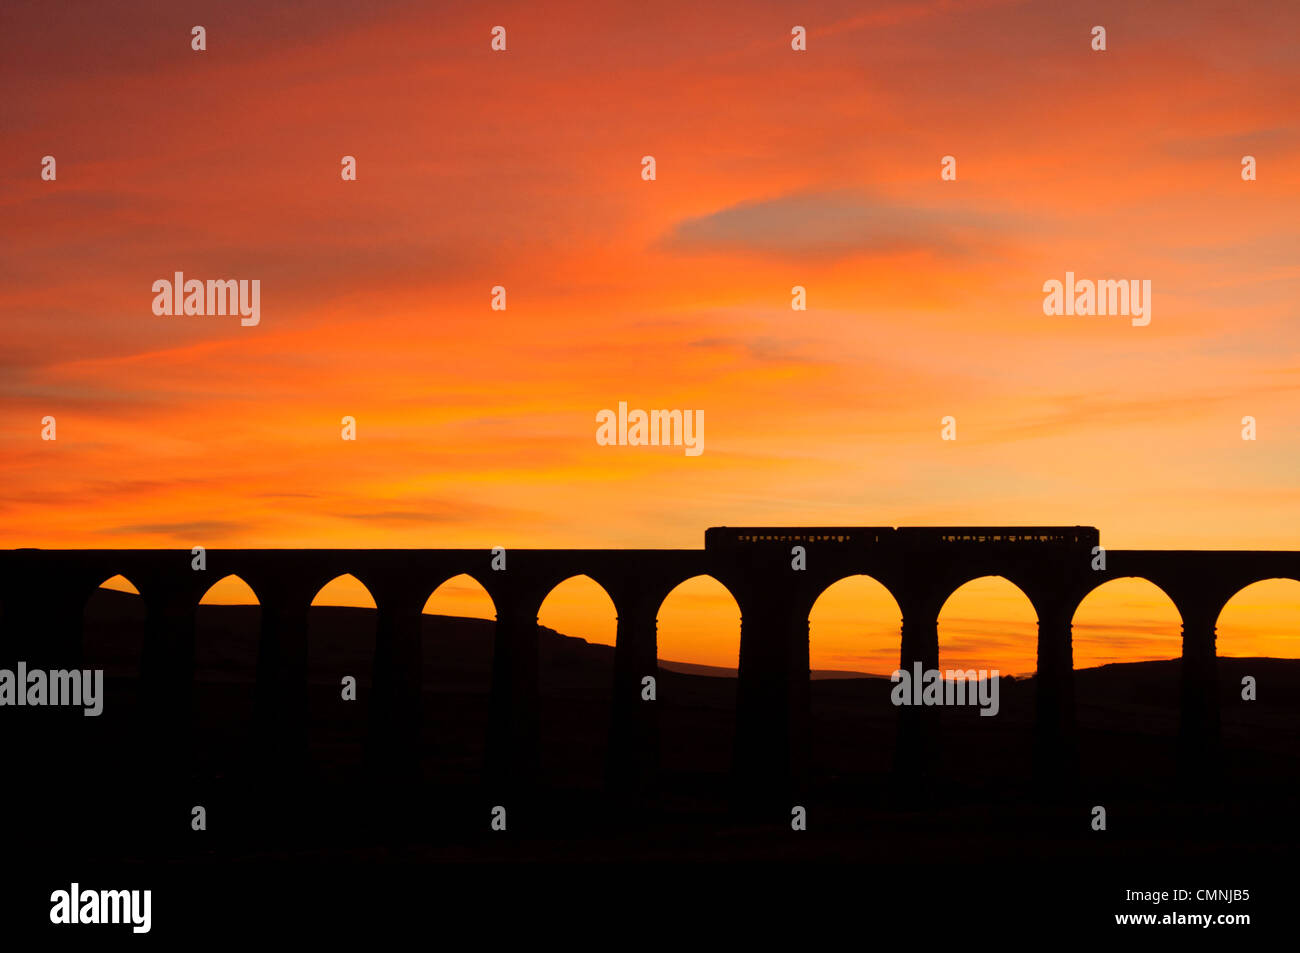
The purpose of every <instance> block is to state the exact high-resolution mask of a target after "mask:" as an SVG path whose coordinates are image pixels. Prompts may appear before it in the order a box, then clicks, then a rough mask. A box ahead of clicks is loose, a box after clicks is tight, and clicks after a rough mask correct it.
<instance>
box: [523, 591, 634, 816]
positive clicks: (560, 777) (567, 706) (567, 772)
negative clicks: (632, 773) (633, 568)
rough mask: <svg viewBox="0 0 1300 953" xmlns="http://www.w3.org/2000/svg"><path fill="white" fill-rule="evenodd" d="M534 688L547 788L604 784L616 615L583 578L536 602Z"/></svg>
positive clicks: (607, 600)
mask: <svg viewBox="0 0 1300 953" xmlns="http://www.w3.org/2000/svg"><path fill="white" fill-rule="evenodd" d="M537 621H538V646H537V648H538V688H539V692H540V697H541V724H540V729H541V730H540V741H541V755H542V771H543V778H544V780H545V782H546V783H547V785H548V786H549V787H551V788H552V789H559V790H570V789H580V790H584V791H594V790H599V789H601V788H602V787H603V784H604V777H605V773H604V769H605V754H606V751H607V749H608V746H609V722H610V707H611V705H612V703H613V682H614V641H615V638H616V635H617V629H618V613H617V610H616V609H615V607H614V601H613V600H612V599H611V598H610V597H609V593H607V592H606V591H605V589H604V588H603V587H602V586H601V585H600V584H598V583H597V582H596V581H595V580H593V579H592V578H591V577H590V576H585V575H579V576H570V577H569V578H568V579H566V580H564V581H563V582H561V583H559V584H558V585H556V586H555V587H554V588H553V589H552V590H551V591H550V592H549V593H548V594H547V595H546V598H545V599H543V600H542V604H541V607H540V609H539V610H538V615H537Z"/></svg>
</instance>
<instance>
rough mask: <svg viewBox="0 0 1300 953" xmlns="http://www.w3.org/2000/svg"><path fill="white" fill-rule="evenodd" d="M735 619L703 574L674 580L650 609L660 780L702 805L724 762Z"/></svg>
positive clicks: (735, 656)
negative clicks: (652, 610)
mask: <svg viewBox="0 0 1300 953" xmlns="http://www.w3.org/2000/svg"><path fill="white" fill-rule="evenodd" d="M740 625H741V618H740V606H739V605H738V604H737V603H736V600H735V598H734V597H733V596H732V594H731V593H730V592H729V591H728V590H727V588H726V587H725V586H723V585H722V583H720V582H719V581H718V580H717V579H715V578H713V577H712V576H707V575H701V576H694V577H692V578H690V579H687V580H685V581H683V582H681V583H679V584H678V585H677V586H676V587H674V588H673V590H672V591H671V592H669V593H668V595H667V596H666V597H665V598H664V600H663V602H662V603H660V605H659V610H658V613H657V614H656V626H657V636H656V638H657V648H658V659H659V667H658V676H657V685H656V691H657V698H658V703H659V705H660V708H659V719H660V721H659V724H660V768H661V776H662V779H663V784H664V787H665V789H666V790H671V791H675V792H676V793H677V794H678V795H679V796H682V797H689V798H698V799H701V800H703V801H704V802H705V803H707V804H710V805H713V804H716V803H720V801H721V799H722V798H724V797H725V796H726V792H725V784H726V778H727V776H728V774H729V772H730V768H731V764H732V756H733V748H734V744H735V735H736V675H737V672H738V669H739V665H740Z"/></svg>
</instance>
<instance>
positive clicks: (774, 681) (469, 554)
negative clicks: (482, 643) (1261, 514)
mask: <svg viewBox="0 0 1300 953" xmlns="http://www.w3.org/2000/svg"><path fill="white" fill-rule="evenodd" d="M795 547H803V552H804V554H805V559H806V568H805V569H795V568H794V551H795ZM1098 547H1099V536H1098V532H1097V530H1095V529H1093V528H1090V527H1081V526H1074V527H1024V526H1021V527H916V528H890V527H824V528H822V527H817V528H813V527H799V528H794V527H785V528H745V529H740V528H728V527H718V528H714V529H710V530H708V531H707V533H706V534H705V546H704V548H703V549H680V550H677V549H665V550H599V549H591V550H582V549H570V550H561V549H557V550H524V549H519V550H510V551H509V552H508V554H507V557H508V558H507V567H508V568H507V569H505V570H504V571H494V570H493V569H492V568H491V563H492V554H491V553H490V552H489V551H486V550H467V549H460V550H451V549H442V550H439V549H410V550H381V549H318V550H270V549H263V550H257V549H250V550H209V551H207V569H206V570H205V571H195V570H194V569H192V568H191V554H190V552H189V551H188V550H8V551H0V606H3V629H2V630H0V667H6V668H12V667H13V666H14V664H15V663H16V661H17V660H20V659H21V660H25V661H26V662H27V664H28V667H29V668H47V669H57V668H76V667H79V661H80V657H81V643H82V615H83V609H84V607H85V605H86V602H87V599H88V598H89V596H90V594H91V593H92V592H93V591H94V590H95V589H96V588H97V587H98V586H99V585H100V583H102V582H103V581H104V580H106V579H107V578H109V577H111V576H114V575H117V574H119V573H120V574H122V575H124V576H126V577H127V578H129V579H130V580H131V581H132V582H133V583H134V584H135V585H136V586H137V587H138V589H139V591H140V595H141V597H142V598H143V601H144V604H145V607H146V611H147V621H146V630H145V643H144V654H143V658H142V662H141V698H142V703H143V704H144V705H145V706H146V708H145V710H146V712H148V717H147V719H146V720H147V722H148V723H150V724H151V725H153V726H154V729H156V732H157V734H156V737H155V739H154V740H155V741H156V743H157V744H158V745H160V746H161V748H160V754H163V755H164V757H163V758H160V760H165V752H166V750H167V746H168V745H175V744H182V743H184V740H183V738H181V737H178V734H179V733H180V732H182V731H183V730H184V729H183V726H184V725H185V724H186V723H187V721H188V716H189V712H190V708H191V702H192V688H191V686H192V682H193V668H194V618H195V609H196V606H197V605H198V603H199V600H200V599H201V597H202V595H203V593H204V592H205V591H206V590H207V589H208V588H209V587H210V586H211V585H212V584H213V583H214V582H215V581H217V580H218V579H220V578H223V577H225V576H226V575H228V574H231V573H234V574H237V575H238V576H239V577H240V578H242V579H243V580H244V581H245V582H247V583H248V584H249V586H251V587H252V589H253V590H254V592H255V593H256V594H257V597H258V599H259V601H260V604H261V618H262V632H261V638H260V649H259V658H258V663H257V678H256V687H255V694H256V706H255V709H256V719H257V729H256V732H255V735H256V739H257V743H258V745H259V747H260V748H261V749H262V750H263V751H264V754H265V755H266V757H267V759H268V760H267V763H268V764H275V765H281V766H284V765H292V764H293V763H294V762H295V759H296V758H300V757H304V756H305V750H306V727H307V726H306V715H305V710H306V650H307V645H306V641H307V618H308V611H307V610H308V607H309V606H310V604H311V601H312V598H313V596H314V595H315V593H316V592H317V591H318V590H319V589H320V588H321V587H322V586H323V585H324V584H325V583H327V582H329V581H330V580H332V579H334V578H335V577H337V576H339V575H342V574H345V573H351V574H352V575H353V576H355V577H356V578H358V579H359V580H360V581H361V582H362V583H364V584H365V585H366V587H367V588H369V590H370V592H371V594H372V595H373V597H374V599H375V603H376V605H377V609H378V619H377V627H376V645H375V653H374V669H373V679H372V689H371V690H372V693H373V694H372V696H371V724H370V727H369V755H370V756H371V758H372V760H373V763H374V764H375V765H377V766H379V767H380V768H383V769H385V770H391V771H393V772H395V773H397V774H399V775H400V774H401V773H402V772H403V771H406V770H410V768H411V765H412V764H414V763H415V762H416V758H417V756H418V750H419V735H418V732H419V728H418V725H419V705H420V686H419V672H420V668H421V665H420V653H421V638H420V632H421V612H422V609H423V607H424V605H425V602H426V600H427V598H428V597H429V595H430V593H432V592H433V591H434V590H435V589H436V588H437V587H438V586H439V585H441V584H442V583H443V582H444V581H446V580H448V579H450V578H452V577H454V576H457V575H460V574H462V573H463V574H467V575H469V576H471V577H472V578H474V579H475V580H477V581H478V582H479V583H480V584H482V586H483V588H484V589H485V590H487V592H488V594H489V596H490V597H491V599H492V601H493V603H494V604H495V607H496V612H497V620H496V641H495V652H494V659H493V672H492V695H491V716H490V728H489V737H488V769H489V776H490V777H491V778H493V779H494V780H495V781H496V782H497V783H500V784H502V785H507V786H513V785H524V786H526V785H527V784H528V783H529V781H530V779H531V778H533V777H535V772H536V769H537V765H538V727H537V712H538V705H539V697H538V630H537V616H538V612H539V610H540V607H541V604H542V601H543V600H544V599H545V598H546V596H547V594H548V593H549V592H550V591H551V590H552V589H553V588H554V587H555V586H556V585H558V584H559V583H561V582H563V581H564V580H566V579H568V578H570V577H573V576H576V575H587V576H589V577H590V578H591V579H593V580H594V581H595V582H597V583H598V584H599V585H600V586H602V587H603V588H604V590H605V591H606V592H607V593H608V594H609V596H610V598H611V599H612V601H613V603H614V605H615V607H616V610H617V615H618V627H617V644H616V647H615V666H614V669H615V671H614V688H613V699H614V701H613V711H612V712H611V737H610V745H609V765H608V771H609V780H610V783H611V785H612V787H613V788H614V789H616V790H619V791H632V792H635V791H638V790H645V789H646V788H647V787H650V786H653V784H654V779H655V777H656V774H657V765H658V740H659V730H658V723H657V714H656V705H655V704H653V703H647V702H644V701H642V700H641V679H642V678H643V677H644V676H646V675H649V674H654V673H656V672H657V652H656V625H657V623H656V617H657V614H658V610H659V607H660V604H661V603H662V602H663V601H664V599H665V598H666V597H667V595H668V594H669V592H671V590H672V589H673V588H674V587H676V586H677V585H678V584H679V583H681V582H683V581H685V580H687V579H689V578H692V577H694V576H698V575H709V576H712V577H714V578H715V579H716V580H718V581H719V582H720V583H721V584H722V585H723V586H725V587H726V588H727V589H728V590H729V591H730V592H731V594H732V596H733V597H734V598H735V600H736V602H737V604H738V605H739V607H740V612H741V619H742V623H741V646H740V662H739V680H738V686H737V703H736V704H737V707H736V719H737V729H736V745H735V763H734V771H735V774H736V777H737V779H739V780H742V781H753V782H756V783H757V784H758V785H759V786H761V787H763V788H764V789H767V790H783V789H785V788H787V787H789V786H791V785H797V784H798V781H799V778H800V777H801V776H802V773H803V771H804V768H805V764H804V758H805V751H806V748H807V744H806V741H807V732H808V681H809V661H808V659H809V656H808V616H809V612H810V611H811V609H812V607H813V604H814V602H816V600H817V598H818V596H819V595H820V594H821V593H822V592H823V591H825V590H826V588H827V587H829V586H830V585H832V584H833V583H835V582H836V581H837V580H840V579H843V578H845V577H848V576H852V575H857V574H865V575H867V576H870V577H872V578H873V579H875V580H877V581H878V582H880V583H882V584H883V585H884V586H885V587H886V588H887V589H888V590H889V592H890V593H891V594H892V595H893V596H894V598H895V599H896V600H897V603H898V605H899V607H900V608H901V610H902V625H901V640H900V642H901V644H900V651H899V664H900V667H903V668H907V669H910V668H911V667H912V665H913V663H914V662H918V661H919V662H920V663H921V665H922V666H923V667H924V668H927V669H929V668H938V665H939V646H938V632H937V619H938V615H939V611H940V609H941V608H942V606H943V604H944V602H945V601H946V600H947V598H948V596H949V595H951V594H952V593H953V592H954V591H955V590H956V589H957V588H959V587H960V586H962V585H963V584H965V583H966V582H968V581H970V580H973V579H976V578H979V577H982V576H990V575H992V576H1002V577H1004V578H1006V579H1007V580H1009V581H1010V582H1012V583H1013V584H1015V585H1016V586H1018V587H1019V588H1020V589H1021V590H1022V591H1023V592H1024V593H1025V595H1026V596H1027V597H1028V598H1029V600H1030V601H1031V603H1032V604H1033V607H1034V609H1035V611H1036V613H1037V616H1038V667H1037V676H1036V678H1035V682H1036V715H1035V726H1036V727H1035V745H1034V762H1035V767H1036V769H1038V770H1040V771H1041V772H1042V773H1043V774H1046V775H1049V776H1050V775H1052V774H1055V773H1057V772H1067V773H1068V771H1069V766H1070V764H1071V761H1072V757H1073V747H1074V691H1073V659H1072V648H1071V631H1070V630H1071V620H1072V618H1073V616H1074V612H1075V609H1076V608H1077V607H1078V605H1079V603H1080V601H1081V600H1082V599H1083V598H1084V597H1085V596H1086V595H1087V594H1088V593H1089V592H1090V591H1092V590H1093V589H1095V588H1096V587H1097V586H1100V585H1101V584H1103V583H1105V582H1106V581H1108V580H1111V579H1116V578H1120V577H1138V578H1141V579H1146V580H1149V581H1150V582H1152V583H1154V584H1155V585H1156V586H1158V587H1159V588H1160V589H1161V590H1163V591H1164V592H1165V593H1166V594H1167V595H1168V596H1169V598H1170V599H1171V600H1172V601H1173V603H1174V605H1175V606H1176V607H1177V609H1178V612H1179V615H1180V616H1181V618H1182V623H1183V632H1182V676H1181V677H1182V687H1181V729H1180V742H1179V744H1180V750H1181V751H1182V753H1184V754H1185V755H1186V756H1187V757H1186V759H1185V763H1193V762H1195V763H1200V762H1202V761H1203V760H1204V756H1205V755H1206V754H1207V753H1212V752H1213V751H1214V749H1215V747H1216V745H1217V740H1218V734H1219V712H1218V702H1217V694H1216V683H1215V667H1216V656H1215V624H1216V621H1217V619H1218V617H1219V613H1220V611H1221V610H1222V609H1223V607H1224V605H1225V604H1226V603H1227V602H1228V600H1229V599H1230V598H1231V597H1232V596H1233V595H1234V594H1235V593H1236V592H1238V591H1239V590H1240V589H1242V588H1243V587H1245V586H1247V585H1250V584H1251V583H1254V582H1258V581H1260V580H1264V579H1271V578H1289V579H1297V580H1300V552H1249V551H1209V550H1201V551H1172V550H1169V551H1161V550H1111V551H1106V552H1104V568H1103V567H1101V565H1100V560H1099V558H1098V557H1099V554H1100V550H1099V548H1098ZM931 716H932V711H927V710H926V709H924V708H907V707H903V708H900V710H899V733H900V736H899V744H898V746H897V750H898V752H899V755H898V757H899V767H900V768H903V769H907V768H912V767H916V766H917V765H919V764H921V763H922V762H923V761H924V760H925V758H926V751H927V738H928V737H929V732H930V731H931V725H932V717H931ZM151 730H153V729H151ZM745 786H746V787H748V786H749V785H745Z"/></svg>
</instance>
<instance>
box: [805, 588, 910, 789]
mask: <svg viewBox="0 0 1300 953" xmlns="http://www.w3.org/2000/svg"><path fill="white" fill-rule="evenodd" d="M902 616H903V613H902V609H900V608H899V605H898V602H897V600H895V599H894V596H893V595H892V594H891V593H890V591H889V590H888V589H887V588H885V586H883V585H882V584H881V583H880V582H879V581H878V580H876V579H873V578H872V577H871V576H866V575H853V576H847V577H845V578H843V579H839V580H837V581H836V582H834V583H832V584H831V585H830V586H828V587H827V588H826V589H824V590H822V592H821V594H820V595H819V596H818V597H817V600H816V602H814V603H813V606H812V609H811V610H810V611H809V613H808V668H809V679H810V683H809V686H808V692H809V698H808V712H809V717H810V719H811V721H810V731H809V739H808V740H809V769H810V771H811V774H812V778H813V780H814V782H815V783H816V782H819V781H823V780H833V781H835V782H836V783H837V784H839V783H842V781H843V780H844V779H846V778H855V777H859V776H864V775H884V774H885V773H887V772H888V771H889V770H890V766H891V765H892V763H893V757H894V742H895V739H896V734H897V732H896V731H895V718H896V716H895V712H894V707H893V705H892V704H890V698H889V695H890V689H891V688H892V684H893V683H892V682H890V680H889V675H890V674H891V673H893V671H894V670H895V669H897V668H898V658H899V639H900V637H901V632H902Z"/></svg>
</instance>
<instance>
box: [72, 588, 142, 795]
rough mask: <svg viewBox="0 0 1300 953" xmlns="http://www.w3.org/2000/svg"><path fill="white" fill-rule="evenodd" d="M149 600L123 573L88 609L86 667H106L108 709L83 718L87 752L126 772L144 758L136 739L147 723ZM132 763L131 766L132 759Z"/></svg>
mask: <svg viewBox="0 0 1300 953" xmlns="http://www.w3.org/2000/svg"><path fill="white" fill-rule="evenodd" d="M147 617H148V613H147V610H146V609H145V604H144V599H142V598H141V596H140V590H139V589H138V588H137V587H136V585H135V584H134V583H133V582H131V581H130V580H129V579H127V578H126V577H125V576H122V575H115V576H110V577H109V578H108V579H105V580H104V581H103V582H101V583H100V584H99V586H98V587H97V588H96V589H95V590H94V591H93V592H92V593H91V594H90V596H89V598H88V599H87V600H86V605H85V607H84V608H83V609H82V643H81V666H82V668H84V669H90V670H92V671H94V670H102V671H103V673H104V680H103V687H102V696H103V697H102V700H101V705H102V711H101V712H100V714H99V715H98V716H96V717H94V718H86V719H81V720H82V721H84V722H85V724H84V725H79V726H78V727H79V728H81V729H82V731H83V733H84V735H83V737H84V740H85V746H86V747H85V753H86V758H87V761H88V763H89V764H91V765H95V766H97V767H96V770H103V771H106V772H111V773H110V774H109V775H107V776H112V774H113V773H116V772H118V771H120V770H121V769H122V768H123V767H124V765H123V763H122V760H123V756H125V757H126V758H127V759H128V762H129V761H130V759H131V758H133V757H142V756H143V755H142V750H143V749H142V746H141V745H139V744H138V743H136V739H137V738H138V737H139V736H140V734H141V729H142V728H143V725H142V724H141V718H142V716H143V710H142V707H141V705H142V700H143V698H142V684H141V673H142V668H143V662H144V645H145V625H146V619H147ZM126 766H128V767H129V766H130V765H129V764H128V765H126Z"/></svg>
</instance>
